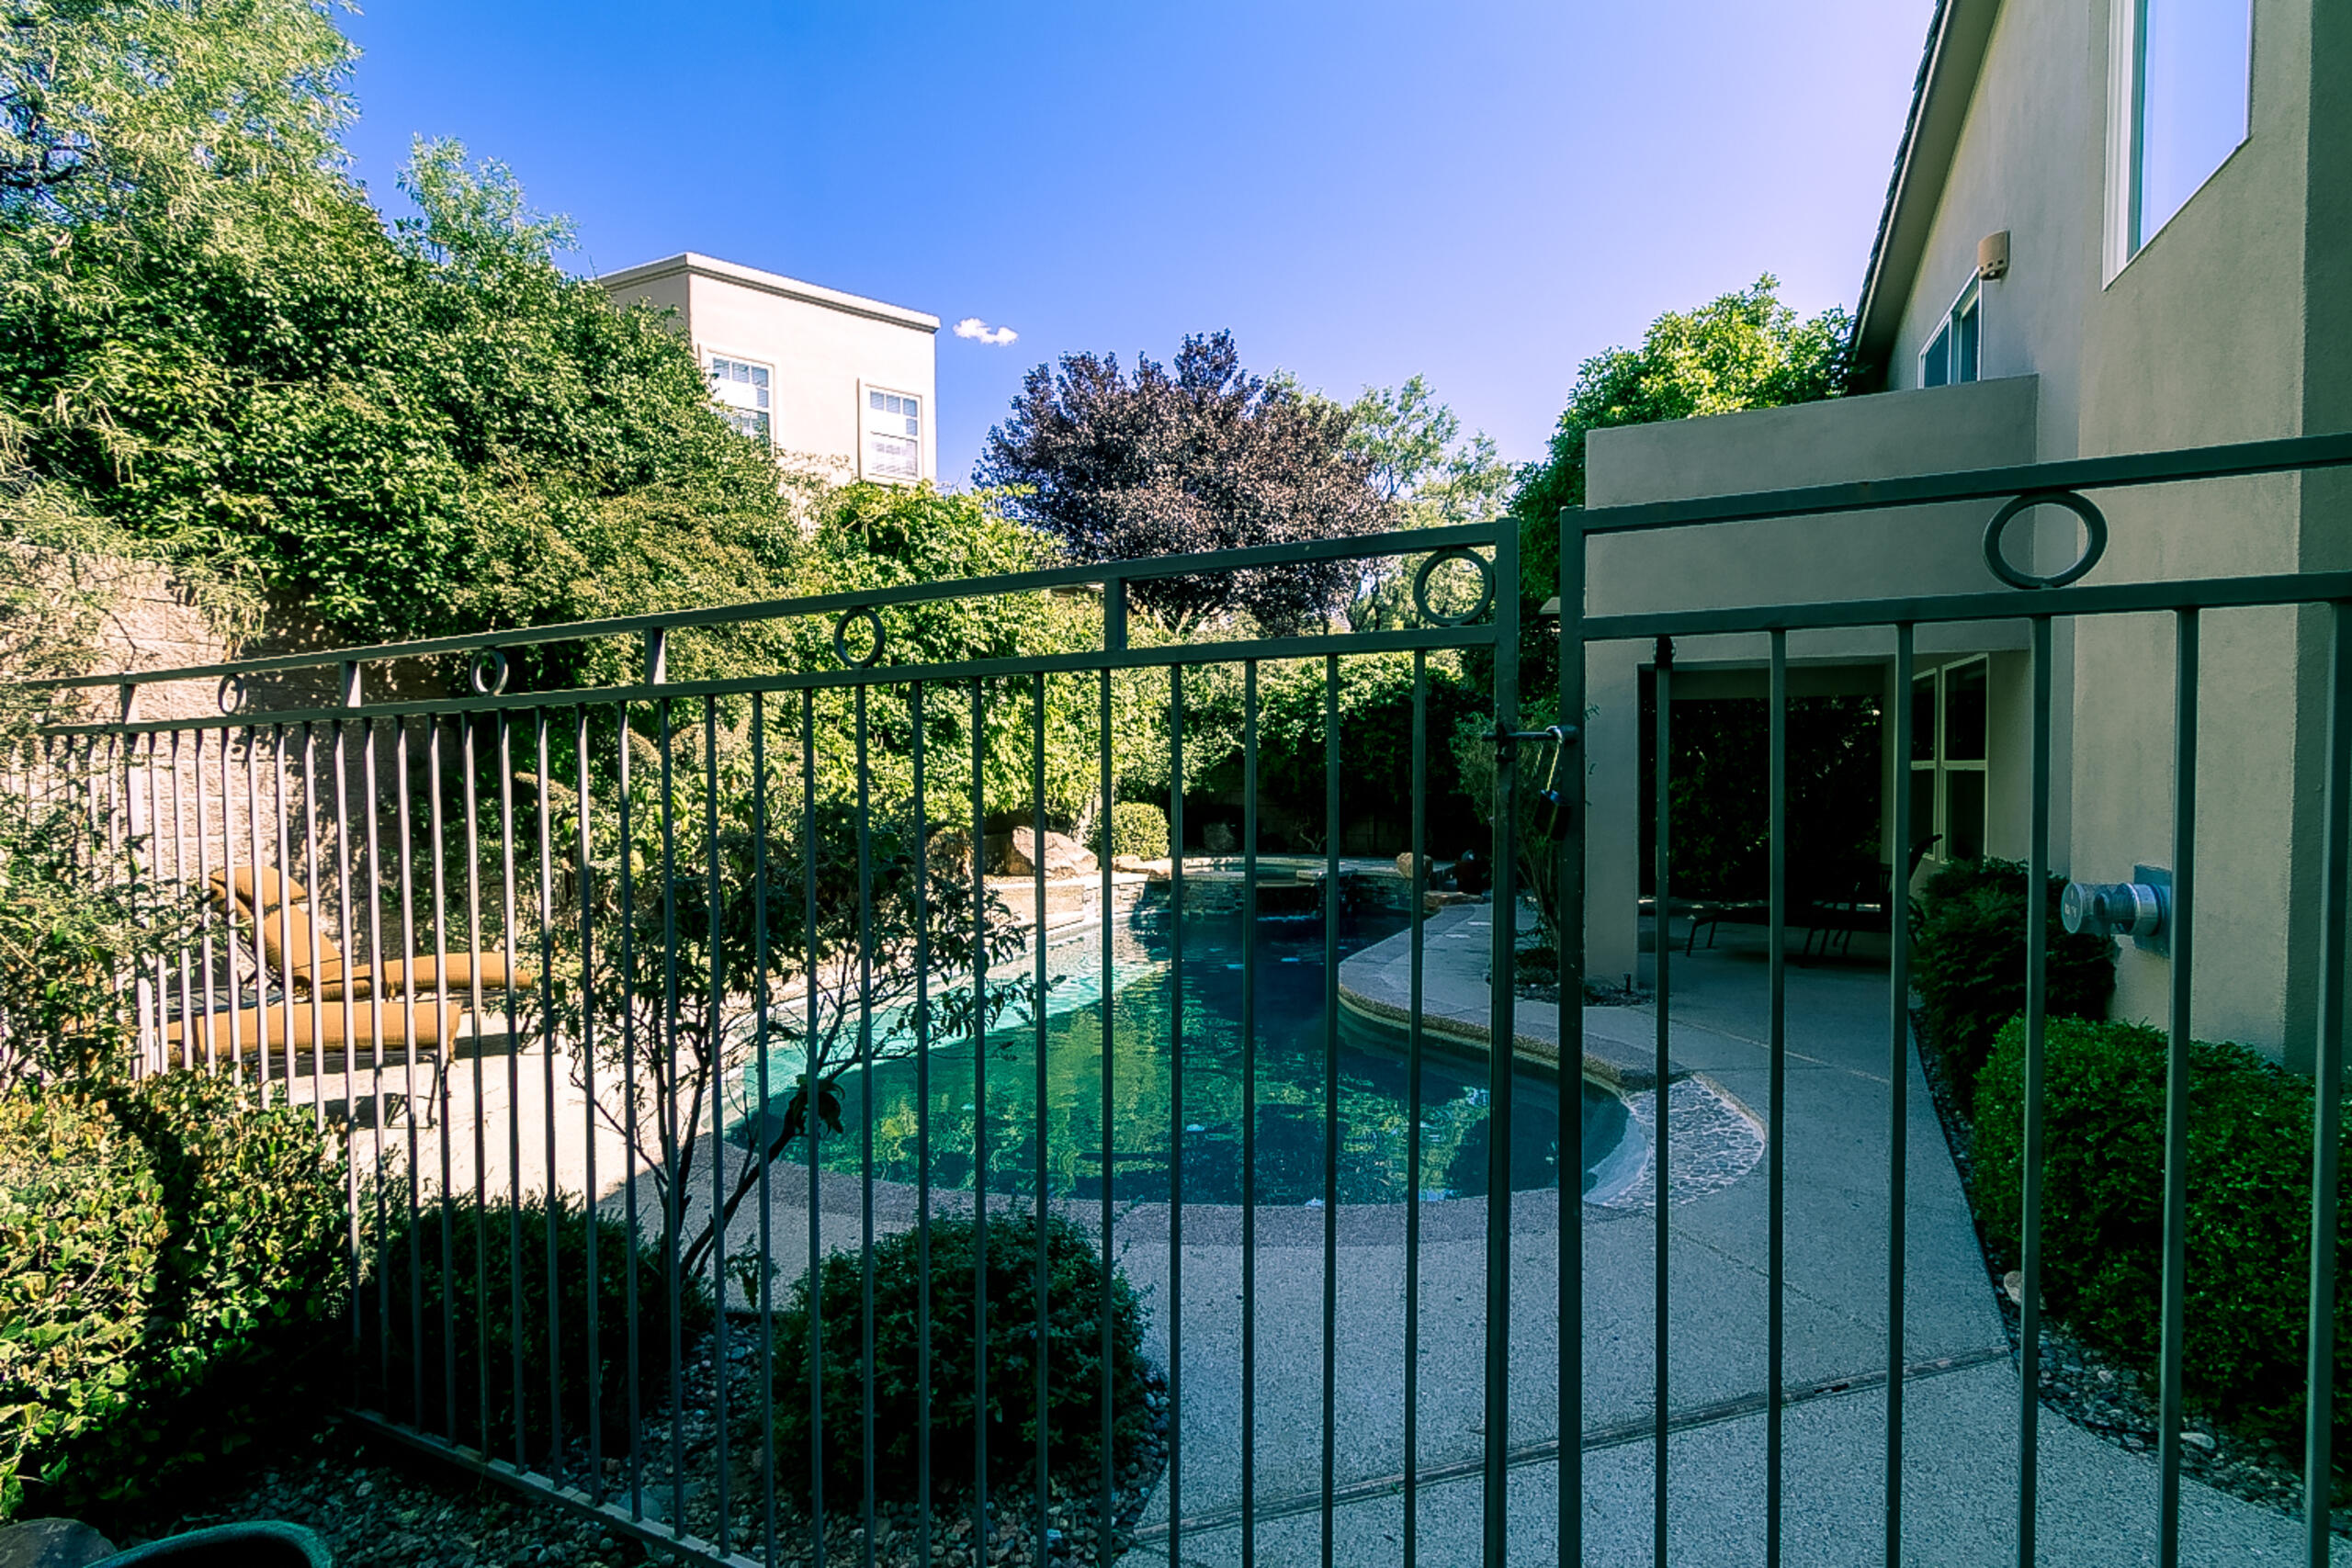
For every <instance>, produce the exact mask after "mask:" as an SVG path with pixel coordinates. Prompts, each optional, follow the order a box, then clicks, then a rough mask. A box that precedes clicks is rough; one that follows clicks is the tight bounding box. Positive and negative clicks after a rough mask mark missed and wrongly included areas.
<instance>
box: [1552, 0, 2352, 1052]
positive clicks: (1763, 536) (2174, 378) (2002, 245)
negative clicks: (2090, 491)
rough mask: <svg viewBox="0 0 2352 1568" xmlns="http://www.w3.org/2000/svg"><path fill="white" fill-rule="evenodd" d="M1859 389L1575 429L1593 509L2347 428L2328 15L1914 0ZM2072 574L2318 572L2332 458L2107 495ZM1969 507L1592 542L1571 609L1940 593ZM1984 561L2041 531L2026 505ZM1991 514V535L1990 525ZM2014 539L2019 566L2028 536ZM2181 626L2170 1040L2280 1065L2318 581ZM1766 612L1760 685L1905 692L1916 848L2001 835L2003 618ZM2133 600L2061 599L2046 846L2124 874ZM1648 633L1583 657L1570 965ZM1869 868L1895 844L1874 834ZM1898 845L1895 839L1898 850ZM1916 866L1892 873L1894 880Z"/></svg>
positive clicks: (2137, 1008)
mask: <svg viewBox="0 0 2352 1568" xmlns="http://www.w3.org/2000/svg"><path fill="white" fill-rule="evenodd" d="M1855 346H1856V349H1857V351H1858V355H1859V357H1860V361H1861V363H1862V364H1863V365H1864V367H1866V370H1867V378H1866V381H1865V391H1866V393H1867V395H1861V396H1854V397H1848V398H1844V399H1840V400H1834V401H1831V402H1826V403H1817V404H1812V405H1807V406H1804V407H1797V408H1787V409H1776V410H1768V411H1759V412H1749V413H1741V414H1731V415H1726V416H1722V417H1719V418H1711V419H1698V420H1690V421H1685V422H1682V423H1676V424H1666V425H1654V426H1647V427H1640V428H1632V429H1622V430H1604V431H1600V432H1597V433H1595V434H1593V435H1592V436H1591V437H1590V446H1589V448H1588V456H1589V503H1590V504H1592V505H1595V506H1602V505H1610V504H1617V503H1625V502H1645V501H1659V500H1668V499H1678V498H1683V497H1691V496H1702V495H1711V494H1727V493H1737V492H1745V491H1759V490H1770V489H1777V488H1782V487H1789V486H1797V485H1809V484H1826V483H1837V482H1842V481H1851V480H1857V479H1878V478H1887V477H1894V476H1900V475H1913V474H1930V473H1941V472H1948V471H1954V470H1961V469H1968V468H1991V467H1996V466H2001V465H2007V464H2015V463H2026V462H2033V461H2039V460H2051V459H2058V458H2068V457H2098V456H2106V455H2112V454H2121V453H2131V452H2140V451H2149V450H2158V449H2165V448H2177V447H2186V446H2203V445H2207V444H2212V443H2221V442H2232V441H2246V440H2255V439H2261V438H2267V437H2281V436H2291V435H2302V434H2325V433H2330V432H2335V431H2343V430H2347V429H2352V5H2346V4H2342V3H2341V0H1942V3H1941V4H1940V5H1939V7H1938V9H1937V12H1936V15H1935V17H1934V21H1933V24H1932V27H1931V28H1930V32H1929V36H1928V45H1927V50H1926V54H1925V58H1924V60H1923V61H1922V63H1921V66H1920V70H1919V75H1918V79H1917V88H1916V91H1915V95H1914V99H1913V103H1912V107H1911V112H1910V116H1909V119H1908V123H1907V124H1906V126H1905V131H1904V136H1903V141H1902V145H1901V148H1900V150H1899V152H1898V154H1897V157H1896V163H1895V170H1894V179H1893V182H1892V185H1891V187H1890V189H1889V192H1888V196H1887V201H1886V206H1885V209H1884V213H1883V218H1882V220H1881V223H1880V227H1879V232H1878V238H1877V242H1876V244H1875V246H1874V247H1873V249H1872V252H1871V258H1870V264H1869V267H1868V271H1867V274H1866V278H1865V282H1864V285H1863V289H1862V295H1861V301H1860V310H1859V313H1858V320H1857V322H1856V340H1855ZM2099 504H2100V505H2101V506H2102V507H2104V508H2105V510H2106V514H2107V517H2108V519H2109V523H2110V525H2111V530H2112V533H2111V540H2110V544H2109V548H2108V550H2107V553H2106V556H2105V558H2104V559H2103V560H2102V561H2101V562H2100V563H2099V564H2098V567H2097V569H2096V570H2095V571H2094V572H2093V574H2092V575H2091V576H2090V577H2088V578H2087V579H2086V581H2089V582H2093V583H2098V582H2119V581H2135V580H2157V579H2170V578H2187V577H2207V576H2236V575H2243V574H2253V573H2267V572H2292V571H2309V570H2341V569H2343V568H2344V567H2346V565H2347V564H2352V480H2347V479H2346V478H2345V477H2343V476H2342V475H2341V474H2340V473H2324V472H2315V473H2311V474H2305V475H2301V476H2296V475H2291V474H2290V475H2275V476H2268V477H2262V478H2251V479H2233V480H2224V481H2213V482H2208V483H2203V484H2197V485H2177V486H2170V487H2154V488H2150V489H2145V490H2131V491H2109V492H2107V493H2105V494H2103V495H2102V496H2101V498H2100V501H2099ZM1993 509H1994V508H1993V505H1992V504H1991V503H1986V504H1985V505H1962V506H1950V507H1942V508H1929V509H1914V510H1906V511H1900V512H1887V513H1852V514H1846V515H1838V516H1807V517H1796V518H1790V519H1784V520H1776V521H1770V522H1756V523H1747V524H1739V525H1727V526H1720V527H1712V528H1704V529H1696V530H1689V531H1685V532H1682V533H1679V534H1670V533H1661V534H1643V535H1630V534H1629V535H1622V536H1608V537H1600V538H1596V539H1595V540H1594V541H1593V544H1592V547H1591V552H1590V555H1589V572H1590V580H1589V591H1588V594H1587V606H1588V610H1589V613H1592V614H1596V615H1599V614H1614V613H1620V612H1627V611H1635V610H1647V609H1656V608H1664V607H1700V606H1714V605H1730V604H1771V603H1780V602H1790V603H1800V602H1802V603H1811V602H1818V601H1822V600H1831V599H1844V598H1862V597H1879V596H1894V595H1906V594H1929V593H1951V592H1985V591H1988V590H1993V589H1996V587H1997V584H1996V581H1995V580H1994V578H1993V575H1992V573H1991V571H1990V570H1989V569H1988V567H1987V564H1986V562H1985V557H1984V555H1983V553H1982V536H1983V534H1984V531H1985V524H1986V521H1987V516H1988V514H1989V513H1991V512H1992V511H1993ZM2032 516H2033V517H2034V518H2035V519H2036V522H2035V523H2034V525H2033V527H2034V533H2033V536H2032V539H2031V542H2030V545H2028V544H2026V543H2024V542H2020V543H2019V544H2018V545H2017V546H2016V547H2014V548H2013V551H2012V558H2014V559H2016V560H2018V562H2019V563H2020V564H2021V565H2026V566H2028V567H2029V569H2030V570H2040V571H2042V572H2052V571H2056V570H2061V569H2063V568H2064V566H2065V565H2066V564H2067V563H2069V562H2071V561H2073V560H2074V559H2075V558H2076V556H2077V554H2078V552H2079V550H2080V548H2081V544H2080V540H2079V527H2078V525H2077V522H2076V520H2075V518H2074V517H2073V516H2072V515H2069V514H2068V513H2064V512H2061V511H2058V510H2056V509H2055V508H2042V509H2040V510H2038V511H2037V512H2035V513H2032ZM2020 532H2022V530H2020ZM2029 549H2030V551H2031V553H2032V560H2031V561H2030V562H2029V561H2027V559H2026V552H2027V551H2028V550H2029ZM2209 619H2210V623H2211V624H2210V626H2208V627H2207V629H2206V631H2205V634H2204V637H2203V661H2204V680H2203V684H2202V687H2201V690H2202V692H2203V694H2204V698H2205V702H2204V709H2203V711H2204V715H2205V717H2204V720H2203V734H2202V750H2201V756H2202V758H2203V763H2202V766H2201V768H2200V777H2199V790H2200V792H2201V800H2202V808H2201V813H2200V819H2199V823H2198V825H2197V826H2198V832H2199V845H2200V849H2199V886H2200V893H2199V917H2198V923H2199V932H2200V936H2199V943H2198V946H2197V950H2196V952H2197V957H2196V964H2197V973H2196V975H2195V976H2194V983H2195V990H2196V998H2197V1000H2196V1006H2197V1016H2196V1020H2195V1027H2196V1029H2197V1031H2198V1032H2199V1034H2200V1035H2202V1036H2204V1037H2207V1038H2233V1039H2238V1040H2243V1041H2245V1042H2246V1043H2251V1044H2255V1045H2258V1046H2261V1047H2263V1048H2264V1049H2267V1050H2269V1051H2272V1052H2275V1053H2277V1054H2278V1055H2280V1056H2281V1057H2282V1058H2283V1059H2284V1060H2285V1061H2287V1062H2288V1063H2290V1065H2294V1064H2301V1063H2304V1062H2307V1061H2308V1060H2309V1058H2310V1052H2311V1041H2312V1029H2313V1019H2312V1007H2313V998H2315V997H2316V996H2317V994H2318V987H2317V986H2316V984H2315V978H2316V975H2315V968H2316V964H2317V963H2318V953H2319V943H2318V927H2319V921H2318V918H2317V898H2318V866H2319V863H2320V856H2319V853H2318V848H2319V834H2320V812H2321V804H2322V792H2321V787H2320V784H2321V763H2322V760H2323V758H2322V753H2323V751H2324V727H2325V705H2324V698H2325V685H2326V671H2325V668H2324V649H2325V646H2326V640H2325V639H2326V629H2327V626H2326V616H2325V611H2324V606H2312V607H2305V608H2291V607H2290V608H2281V609H2277V610H2240V611H2233V612H2228V613H2226V614H2217V615H2212V616H2211V617H2209ZM1893 639H1894V634H1893V632H1892V631H1891V630H1889V629H1885V628H1878V629H1873V630H1870V631H1854V632H1815V633H1797V634H1792V636H1791V637H1790V640H1789V651H1790V657H1791V660H1792V683H1791V689H1792V691H1793V692H1796V693H1799V694H1803V693H1805V692H1809V691H1810V692H1847V693H1875V694H1881V695H1882V696H1883V701H1884V704H1885V705H1886V706H1887V708H1888V709H1889V710H1891V708H1892V706H1893V705H1894V704H1897V703H1904V702H1909V703H1911V704H1913V710H1912V711H1913V713H1914V715H1915V716H1916V719H1917V723H1916V727H1915V728H1916V742H1915V744H1914V746H1913V748H1912V754H1911V755H1910V756H1908V757H1894V756H1892V755H1889V756H1888V757H1887V758H1886V759H1885V766H1886V780H1885V783H1886V788H1887V789H1888V790H1890V791H1891V790H1894V789H1907V790H1910V791H1911V792H1912V801H1913V813H1912V815H1913V819H1914V822H1915V825H1916V827H1915V832H1916V835H1917V837H1918V838H1920V839H1925V838H1927V837H1928V835H1930V834H1935V835H1940V837H1939V840H1938V842H1937V844H1936V846H1935V853H1936V854H1937V855H1939V856H1944V855H1967V854H1974V853H1978V852H1986V853H1992V854H1996V855H2003V856H2009V857H2016V858H2023V856H2024V854H2025V850H2026V840H2027V832H2028V811H2029V795H2028V790H2029V779H2030V773H2029V766H2028V754H2029V729H2028V720H2029V713H2030V708H2029V701H2028V695H2027V693H2028V685H2027V682H2028V681H2029V679H2030V663H2029V659H2028V654H2027V652H2026V648H2027V641H2026V624H2025V623H2024V622H2023V621H2021V620H2011V621H1995V622H1986V623H1982V624H1978V625H1973V626H1923V627H1921V628H1920V632H1919V638H1918V645H1917V647H1918V661H1917V671H1918V674H1917V681H1916V682H1914V688H1915V689H1914V690H1913V691H1911V692H1908V693H1904V692H1896V691H1894V690H1892V689H1891V686H1892V682H1893V662H1892V654H1893ZM2172 642H2173V632H2172V627H2171V622H2170V618H2169V617H2168V616H2164V615H2151V616H2144V617H2131V616H2110V617H2103V618H2099V619H2098V620H2096V621H2093V620H2086V621H2083V622H2081V623H2079V624H2072V625H2070V624H2067V623H2065V622H2063V621H2062V622H2060V623H2058V624H2057V626H2056V629H2055V644H2054V650H2053V651H2054V660H2053V664H2052V671H2053V683H2054V690H2055V699H2056V700H2055V705H2054V712H2053V733H2052V764H2053V774H2052V778H2053V789H2052V865H2053V867H2055V868H2057V869H2059V870H2062V871H2066V872H2069V873H2070V874H2073V875H2074V876H2075V877H2077V878H2081V879H2085V880H2091V881H2126V880H2130V879H2131V874H2132V870H2133V867H2134V866H2135V865H2143V864H2146V865H2155V866H2161V865H2162V864H2163V863H2164V862H2165V859H2166V858H2167V847H2168V845H2169V843H2170V835H2171V820H2172V817H2171V814H2172V802H2173V779H2172V773H2171V755H2172V754H2171V732H2172V715H2173V702H2174V692H2173V674H2172ZM1764 655H1765V649H1764V639H1763V638H1761V637H1697V638H1688V639H1684V640H1683V641H1682V642H1681V643H1680V644H1679V646H1678V647H1677V649H1676V677H1675V681H1674V683H1673V690H1674V693H1675V695H1676V697H1677V698H1678V699H1679V698H1683V697H1700V696H1726V695H1737V694H1753V695H1761V694H1763V692H1764V690H1765V684H1764V674H1763V662H1764ZM1651 658H1652V650H1651V649H1650V648H1649V647H1648V646H1647V645H1636V644H1629V643H1619V644H1613V645H1596V646H1594V647H1593V648H1591V649H1590V650H1589V657H1588V661H1587V664H1588V672H1589V682H1590V700H1591V701H1592V702H1593V703H1594V704H1596V705H1598V712H1597V714H1596V716H1595V721H1594V725H1593V728H1592V732H1591V739H1590V753H1589V754H1590V756H1591V758H1592V761H1593V763H1594V767H1595V773H1594V776H1593V780H1592V785H1591V788H1592V804H1593V813H1594V814H1593V818H1592V820H1591V834H1590V844H1591V851H1590V861H1589V867H1588V876H1589V886H1590V889H1591V894H1592V902H1591V910H1592V915H1591V921H1590V926H1589V936H1588V944H1589V966H1590V968H1591V970H1592V971H1593V972H1594V973H1596V974H1601V975H1610V976H1614V975H1617V974H1621V973H1623V972H1626V971H1630V970H1634V968H1636V966H1637V963H1638V959H1637V957H1636V948H1637V931H1638V928H1637V916H1636V908H1637V902H1636V897H1635V892H1636V887H1637V867H1636V864H1635V854H1634V849H1633V848H1632V846H1633V845H1634V843H1635V842H1636V841H1637V835H1636V825H1637V818H1636V812H1637V811H1639V810H1640V809H1643V808H1644V807H1645V803H1642V802H1638V801H1637V800H1636V799H1635V795H1636V789H1635V783H1634V780H1635V773H1636V761H1635V760H1636V758H1637V757H1638V755H1639V750H1638V749H1639V744H1640V738H1639V735H1638V733H1637V728H1636V722H1637V714H1638V711H1639V705H1640V693H1641V690H1642V682H1644V680H1645V678H1646V671H1647V669H1648V668H1649V661H1650V660H1651ZM1883 852H1884V854H1885V856H1886V858H1887V859H1888V860H1889V861H1890V862H1894V860H1895V858H1896V856H1897V855H1898V854H1899V853H1900V851H1899V849H1898V847H1897V846H1894V845H1885V846H1883ZM1931 865H1932V863H1931ZM1931 865H1930V869H1931ZM2168 962H2169V961H2168V960H2167V959H2166V958H2165V957H2162V956H2159V955H2156V954H2153V953H2142V952H2138V951H2135V950H2134V949H2133V948H2132V947H2131V945H2130V944H2128V943H2127V944H2125V945H2124V946H2123V947H2122V949H2121V952H2120V958H2119V968H2118V987H2117V991H2116V995H2115V999H2114V1003H2113V1007H2114V1010H2115V1013H2116V1014H2117V1016H2119V1017H2133V1018H2146V1019H2155V1018H2160V1017H2161V1016H2162V1015H2163V1011H2164V1007H2165V999H2164V998H2165V994H2166V981H2167V975H2168V971H2167V967H2166V965H2167V964H2168Z"/></svg>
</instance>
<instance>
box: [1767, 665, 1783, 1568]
mask: <svg viewBox="0 0 2352 1568" xmlns="http://www.w3.org/2000/svg"><path fill="white" fill-rule="evenodd" d="M1771 737H1772V738H1771V746H1770V751H1771V757H1770V767H1771V773H1772V777H1771V783H1770V787H1769V792H1768V793H1769V794H1770V807H1769V809H1770V818H1771V820H1770V826H1769V829H1768V831H1769V834H1770V843H1771V849H1770V856H1771V870H1770V876H1771V919H1772V927H1771V935H1770V942H1769V943H1768V944H1767V945H1768V947H1769V949H1770V958H1769V961H1768V965H1767V968H1768V974H1767V977H1766V989H1767V991H1768V992H1769V996H1768V998H1767V1006H1768V1009H1769V1010H1770V1015H1771V1016H1770V1023H1769V1025H1768V1037H1769V1039H1768V1043H1769V1047H1770V1054H1771V1055H1770V1067H1769V1076H1770V1090H1769V1100H1770V1118H1771V1121H1770V1126H1769V1127H1768V1128H1767V1129H1766V1132H1765V1140H1764V1154H1765V1159H1766V1161H1767V1164H1766V1167H1765V1186H1766V1189H1767V1192H1766V1197H1765V1206H1766V1210H1767V1215H1766V1220H1765V1224H1766V1230H1767V1236H1766V1241H1765V1263H1764V1273H1765V1291H1766V1292H1767V1298H1766V1303H1765V1315H1764V1562H1765V1568H1780V1564H1781V1440H1782V1433H1781V1383H1782V1382H1783V1380H1784V1374H1785V1372H1786V1371H1787V1363H1786V1360H1785V1358H1784V1355H1783V1350H1784V1348H1785V1343H1784V1334H1785V1330H1786V1326H1787V1308H1788V1303H1787V1301H1786V1300H1785V1297H1786V1296H1787V1293H1788V1250H1787V1240H1788V1226H1787V1223H1786V1216H1785V1209H1786V1201H1787V1197H1788V1160H1787V1157H1786V1156H1787V1152H1788V1151H1787V1149H1786V1147H1785V1143H1784V1140H1785V1138H1786V1135H1787V1133H1788V1124H1789V1118H1788V1099H1789V934H1788V932H1789V634H1788V633H1787V632H1785V631H1783V630H1781V629H1779V628H1777V627H1776V628H1774V630H1773V632H1772V720H1771Z"/></svg>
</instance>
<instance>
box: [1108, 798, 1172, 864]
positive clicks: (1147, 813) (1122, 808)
mask: <svg viewBox="0 0 2352 1568" xmlns="http://www.w3.org/2000/svg"><path fill="white" fill-rule="evenodd" d="M1109 827H1110V837H1111V847H1110V850H1109V853H1111V854H1114V855H1141V856H1142V857H1143V858H1144V859H1146V860H1166V859H1167V858H1168V813H1167V812H1165V811H1163V810H1161V809H1160V808H1159V807H1157V806H1154V805H1152V804H1151V803H1150V802H1149V801H1148V800H1122V801H1119V802H1116V803H1115V804H1114V805H1113V806H1112V807H1111V820H1110V823H1109ZM1094 852H1095V853H1096V854H1103V853H1104V850H1103V826H1102V825H1101V824H1098V825H1097V826H1096V827H1095V829H1094Z"/></svg>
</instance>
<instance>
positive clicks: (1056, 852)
mask: <svg viewBox="0 0 2352 1568" xmlns="http://www.w3.org/2000/svg"><path fill="white" fill-rule="evenodd" d="M1037 861H1038V849H1037V833H1036V829H1034V828H1015V829H1013V830H1012V842H1011V843H1010V844H1008V845H1007V846H1005V852H1004V869H1005V871H1006V872H1007V873H1008V874H1012V875H1013V876H1033V875H1035V874H1036V871H1037ZM1045 864H1046V875H1047V876H1084V875H1087V874H1090V873H1091V872H1093V871H1095V870H1097V869H1098V867H1097V864H1096V862H1095V859H1094V856H1093V855H1092V853H1091V852H1089V851H1087V850H1085V849H1083V848H1081V847H1080V844H1079V842H1078V840H1075V839H1072V838H1071V837H1069V835H1068V834H1066V833H1048V834H1046V847H1045Z"/></svg>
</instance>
